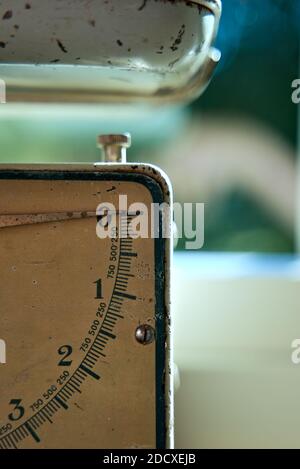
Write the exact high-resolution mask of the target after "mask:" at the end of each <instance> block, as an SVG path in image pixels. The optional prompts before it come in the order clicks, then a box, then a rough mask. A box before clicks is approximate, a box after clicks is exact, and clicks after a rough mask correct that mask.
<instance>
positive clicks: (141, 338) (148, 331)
mask: <svg viewBox="0 0 300 469" xmlns="http://www.w3.org/2000/svg"><path fill="white" fill-rule="evenodd" d="M135 338H136V340H137V341H138V342H139V343H140V344H142V345H149V344H151V343H152V342H153V341H154V339H155V330H154V329H153V327H152V326H150V325H149V324H143V325H141V326H139V327H138V328H137V329H136V331H135Z"/></svg>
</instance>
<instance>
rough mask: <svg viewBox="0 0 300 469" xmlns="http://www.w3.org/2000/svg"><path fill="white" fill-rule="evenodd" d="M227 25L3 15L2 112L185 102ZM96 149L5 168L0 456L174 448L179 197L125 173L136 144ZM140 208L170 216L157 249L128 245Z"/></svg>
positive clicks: (140, 168) (208, 67)
mask: <svg viewBox="0 0 300 469" xmlns="http://www.w3.org/2000/svg"><path fill="white" fill-rule="evenodd" d="M220 13H221V4H220V1H219V0H193V1H185V0H180V1H179V0H172V1H171V0H89V1H87V0H73V1H67V0H29V1H28V2H26V1H25V0H24V1H20V0H7V1H0V17H1V18H2V19H1V33H0V41H1V43H0V46H1V48H0V78H1V79H2V80H4V81H5V83H6V86H7V89H6V96H7V103H8V104H7V106H9V105H10V103H11V102H17V103H19V102H24V103H33V102H38V103H47V102H50V103H53V102H54V103H57V102H59V103H86V104H90V105H96V104H101V103H104V102H105V103H120V104H121V103H124V102H127V103H132V102H134V101H137V102H142V103H145V102H149V104H151V105H153V104H157V105H159V104H160V103H169V102H180V101H182V102H184V101H187V100H190V99H192V98H194V97H196V96H198V95H199V94H200V93H201V92H202V91H203V90H204V88H205V87H206V85H207V84H208V81H209V78H210V76H211V73H212V71H213V69H214V67H215V65H216V63H217V62H218V60H219V56H220V54H219V53H218V51H216V50H215V49H214V48H213V47H212V44H213V41H214V39H215V35H216V32H217V28H218V23H219V18H220ZM4 106H5V105H4ZM2 109H3V110H4V108H3V107H2V108H1V109H0V112H1V111H2ZM157 109H158V112H159V108H157ZM99 144H100V145H101V146H102V147H103V148H104V154H105V162H103V163H95V164H89V165H87V164H85V165H69V164H66V165H24V166H19V165H18V166H17V165H12V164H7V165H1V166H0V259H1V263H0V280H1V285H2V287H1V289H0V301H1V312H0V337H1V339H4V340H5V344H6V348H7V358H6V364H1V365H0V448H1V449H13V448H21V449H23V448H36V449H38V448H50V449H53V448H165V447H172V446H173V374H172V373H173V372H172V370H173V365H172V353H171V322H170V257H171V249H172V239H171V237H170V236H165V234H164V233H165V232H167V231H168V227H169V225H171V223H170V213H171V212H172V195H171V189H170V185H169V183H168V180H167V178H166V177H165V176H164V175H163V173H162V172H161V171H160V170H159V169H157V168H156V167H153V166H151V165H142V164H138V163H136V164H132V163H126V157H125V154H126V148H127V147H128V146H129V144H130V137H129V136H128V135H126V134H124V135H108V136H101V137H100V138H99ZM120 195H122V196H126V200H127V206H125V207H123V206H122V207H121V208H120ZM103 203H105V204H107V205H106V206H107V207H109V208H108V209H107V210H106V212H105V211H104V212H103V213H102V212H101V213H100V212H99V210H98V207H99V204H103ZM136 203H142V204H144V207H146V209H149V223H150V213H151V207H152V204H158V205H161V204H164V205H163V206H164V207H167V209H166V208H164V209H161V208H160V209H159V210H158V212H156V225H155V226H156V228H155V233H156V235H155V236H150V237H149V236H148V237H136V236H134V234H133V232H132V230H131V229H130V227H132V226H133V223H134V222H135V221H136V218H137V217H138V216H140V215H141V212H140V211H138V210H136V205H134V204H136ZM111 206H114V207H117V210H116V217H115V219H116V222H117V223H116V227H117V228H115V230H114V232H113V234H112V236H109V237H106V238H105V237H102V238H101V237H99V233H98V232H97V227H99V224H102V225H101V226H102V227H104V228H106V227H107V226H108V225H109V221H108V218H109V216H110V214H111V209H110V207H111Z"/></svg>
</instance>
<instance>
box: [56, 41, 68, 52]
mask: <svg viewBox="0 0 300 469" xmlns="http://www.w3.org/2000/svg"><path fill="white" fill-rule="evenodd" d="M56 42H57V45H58V47H59V48H60V50H61V51H62V52H64V53H65V54H67V53H68V51H67V49H66V48H65V46H64V45H63V43H62V42H61V41H60V40H59V39H56Z"/></svg>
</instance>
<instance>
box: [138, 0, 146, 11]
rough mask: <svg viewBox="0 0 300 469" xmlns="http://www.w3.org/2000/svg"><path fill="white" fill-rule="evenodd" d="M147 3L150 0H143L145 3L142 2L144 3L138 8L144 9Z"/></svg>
mask: <svg viewBox="0 0 300 469" xmlns="http://www.w3.org/2000/svg"><path fill="white" fill-rule="evenodd" d="M147 3H148V0H143V3H142V5H141V6H140V7H139V8H138V11H142V10H143V9H144V8H145V7H146V5H147Z"/></svg>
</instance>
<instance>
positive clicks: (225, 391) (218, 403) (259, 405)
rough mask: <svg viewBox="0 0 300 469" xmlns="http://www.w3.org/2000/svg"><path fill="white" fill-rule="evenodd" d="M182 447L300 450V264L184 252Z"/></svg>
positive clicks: (179, 259) (180, 262) (179, 325)
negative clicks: (297, 342)
mask: <svg viewBox="0 0 300 469" xmlns="http://www.w3.org/2000/svg"><path fill="white" fill-rule="evenodd" d="M173 282H174V289H173V315H174V316H173V317H174V327H175V336H174V346H175V361H176V363H177V365H178V366H179V370H180V379H181V386H180V389H179V390H178V391H177V392H176V395H175V418H176V420H175V431H176V433H175V438H176V439H175V441H176V443H175V444H176V447H177V448H300V425H299V422H300V365H294V364H293V363H292V361H291V353H292V348H291V343H292V341H293V340H294V339H296V338H299V337H300V285H299V282H300V263H299V259H297V258H292V257H288V256H257V255H253V256H252V255H247V254H237V255H235V254H230V255H227V254H203V253H201V254H199V253H187V254H184V253H175V260H174V278H173Z"/></svg>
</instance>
